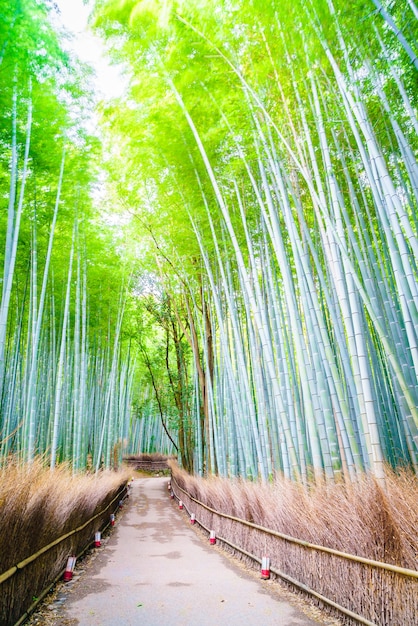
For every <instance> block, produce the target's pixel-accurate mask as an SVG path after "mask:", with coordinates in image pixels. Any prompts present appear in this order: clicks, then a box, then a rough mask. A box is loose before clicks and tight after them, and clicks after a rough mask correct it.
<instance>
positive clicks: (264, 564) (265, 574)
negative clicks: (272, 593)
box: [261, 556, 270, 580]
mask: <svg viewBox="0 0 418 626" xmlns="http://www.w3.org/2000/svg"><path fill="white" fill-rule="evenodd" d="M261 578H262V579H263V580H268V579H269V578H270V559H269V558H268V556H263V558H262V559H261Z"/></svg>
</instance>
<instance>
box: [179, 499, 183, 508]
mask: <svg viewBox="0 0 418 626" xmlns="http://www.w3.org/2000/svg"><path fill="white" fill-rule="evenodd" d="M182 508H183V502H182V501H181V500H179V509H182Z"/></svg>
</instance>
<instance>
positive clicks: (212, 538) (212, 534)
mask: <svg viewBox="0 0 418 626" xmlns="http://www.w3.org/2000/svg"><path fill="white" fill-rule="evenodd" d="M209 543H210V545H211V546H214V545H215V543H216V536H215V531H214V530H211V531H210V535H209Z"/></svg>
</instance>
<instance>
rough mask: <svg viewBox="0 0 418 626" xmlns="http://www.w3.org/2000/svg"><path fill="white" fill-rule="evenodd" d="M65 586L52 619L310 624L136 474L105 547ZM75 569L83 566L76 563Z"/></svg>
mask: <svg viewBox="0 0 418 626" xmlns="http://www.w3.org/2000/svg"><path fill="white" fill-rule="evenodd" d="M98 550H99V553H98V554H97V556H95V558H94V559H92V561H91V563H88V564H87V565H86V566H84V569H85V571H84V572H83V573H82V574H81V575H80V576H79V578H78V580H75V581H74V582H73V583H70V588H68V591H67V590H66V593H65V595H66V596H67V599H66V601H65V603H64V604H63V605H61V608H60V611H59V619H58V620H57V621H56V622H54V623H55V624H62V625H64V624H66V625H71V626H137V625H140V624H141V625H144V626H183V625H184V626H186V625H187V626H190V625H193V626H222V625H224V624H225V625H228V626H241V625H249V626H251V625H254V626H255V625H257V626H272V625H275V626H280V625H282V626H314V625H315V624H318V623H324V622H317V621H314V620H313V619H311V618H309V617H307V616H306V615H305V614H304V613H302V612H301V610H300V609H299V607H297V606H296V602H298V603H299V601H296V602H295V603H292V604H290V603H289V601H288V599H287V598H285V596H284V594H282V593H281V592H280V587H279V586H278V585H277V584H276V583H273V582H272V581H262V580H261V579H259V578H258V575H257V574H254V575H253V574H251V573H249V572H247V571H246V570H245V569H244V568H243V567H241V566H240V565H239V564H235V561H234V560H233V559H231V558H229V557H226V556H224V555H223V554H222V553H221V551H220V550H219V549H218V547H217V546H211V545H210V544H209V541H208V540H206V539H205V538H202V536H201V533H200V532H199V531H197V530H196V529H195V528H194V527H193V526H192V525H191V524H190V522H189V520H188V517H187V516H186V515H185V514H184V512H182V511H179V509H178V506H177V504H176V502H174V501H173V500H170V498H169V496H168V491H167V478H138V479H136V480H135V481H134V482H133V487H132V490H131V496H130V499H129V503H128V504H127V506H126V507H125V510H124V511H123V512H122V514H121V515H120V516H119V517H118V520H117V524H116V526H115V529H114V531H113V532H112V535H111V536H110V538H109V540H108V541H107V543H106V545H105V546H103V547H101V548H99V549H98ZM82 567H83V566H82Z"/></svg>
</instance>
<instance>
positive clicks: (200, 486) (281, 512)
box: [170, 463, 418, 626]
mask: <svg viewBox="0 0 418 626" xmlns="http://www.w3.org/2000/svg"><path fill="white" fill-rule="evenodd" d="M170 466H171V469H172V473H173V476H174V478H175V479H176V481H177V483H178V484H179V485H180V486H181V487H182V488H183V489H185V490H186V491H187V492H188V493H190V495H192V496H193V497H194V498H196V499H197V500H200V501H201V502H203V503H204V504H206V505H207V506H210V507H211V508H213V509H216V510H218V511H221V512H222V513H226V514H228V515H232V516H234V517H238V518H240V519H244V520H247V521H249V522H253V523H255V524H258V525H260V526H263V527H265V528H269V529H272V530H275V531H278V532H281V533H284V534H286V535H290V536H292V537H295V538H297V539H300V540H303V541H308V542H310V543H314V544H318V545H322V546H326V547H329V548H333V549H336V550H339V551H341V552H346V553H349V554H353V555H358V556H362V557H365V558H368V559H372V560H376V561H382V562H385V563H389V564H393V565H398V566H400V567H403V568H407V569H413V570H415V569H416V568H417V554H418V480H417V477H416V476H415V475H413V474H412V473H409V472H407V471H401V472H400V473H399V474H395V473H393V472H391V471H389V470H388V472H387V481H386V487H385V489H384V490H383V489H382V488H381V487H380V486H379V485H378V483H377V482H376V481H375V479H374V478H373V477H372V476H368V475H364V476H362V477H361V478H360V479H359V480H358V482H357V483H355V484H350V485H345V484H343V483H341V484H328V483H323V484H320V485H311V486H309V487H304V486H302V485H300V484H295V483H293V482H290V481H287V480H285V479H283V478H277V479H276V481H275V482H274V483H273V484H262V483H254V482H246V481H243V480H238V479H237V480H226V479H223V478H208V479H200V478H196V477H194V476H189V475H188V474H187V473H186V472H184V471H183V470H181V469H179V468H178V466H177V465H176V464H175V463H170ZM180 497H181V498H182V499H183V501H184V502H185V504H186V506H187V507H188V508H189V509H190V511H191V512H195V514H196V518H197V519H198V521H201V522H202V523H203V524H204V525H205V526H207V527H209V528H211V529H213V530H215V532H216V534H217V535H218V536H222V537H224V538H225V539H228V540H229V541H231V542H232V543H234V544H235V545H238V546H240V547H241V548H244V549H245V550H247V551H248V552H250V553H251V554H254V555H256V556H258V557H259V558H261V556H263V555H264V554H266V555H268V556H270V559H271V565H272V567H273V568H276V569H278V570H280V571H283V572H285V573H287V574H288V575H289V576H292V577H293V578H295V579H296V580H299V581H300V582H302V583H304V584H305V585H308V586H309V587H311V588H313V589H315V590H317V591H318V592H319V593H322V594H323V595H325V596H326V597H328V598H330V599H333V600H334V601H335V602H337V603H340V604H341V605H343V606H345V607H347V608H349V609H350V610H352V611H354V612H356V613H358V614H360V615H362V616H363V617H366V618H367V619H369V620H370V621H373V622H374V623H376V624H382V625H383V624H385V625H386V624H387V625H390V626H396V625H398V626H408V625H411V626H412V625H413V624H415V623H416V622H415V620H416V615H417V614H418V582H417V580H416V579H408V578H406V577H404V576H401V575H399V574H394V573H392V572H386V571H374V570H373V569H372V568H370V567H369V566H365V565H361V564H358V563H356V562H352V561H349V560H345V559H341V558H340V557H336V556H333V555H328V554H326V553H321V552H319V551H318V552H316V551H314V552H313V551H312V550H308V549H307V548H304V547H302V546H299V545H296V544H293V543H290V542H287V541H283V540H279V539H277V538H274V537H272V536H271V535H268V534H266V533H263V532H259V531H254V530H252V529H250V528H248V527H246V526H244V525H242V524H238V523H237V522H234V521H231V520H226V519H224V518H221V517H218V516H216V515H213V514H212V513H211V512H209V511H207V510H205V509H204V508H202V507H198V506H197V505H196V504H195V503H193V502H192V501H191V500H188V498H185V496H184V495H183V494H180ZM347 623H350V622H349V621H347Z"/></svg>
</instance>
